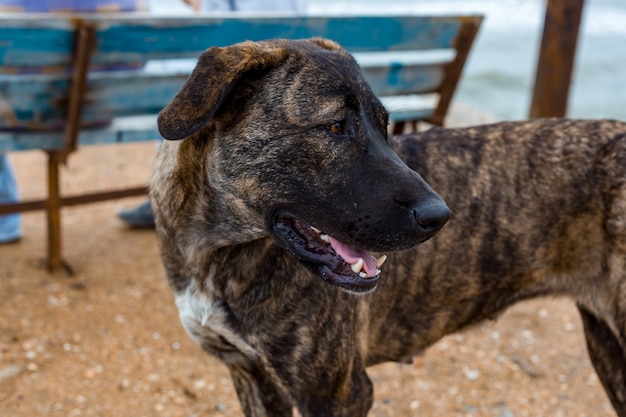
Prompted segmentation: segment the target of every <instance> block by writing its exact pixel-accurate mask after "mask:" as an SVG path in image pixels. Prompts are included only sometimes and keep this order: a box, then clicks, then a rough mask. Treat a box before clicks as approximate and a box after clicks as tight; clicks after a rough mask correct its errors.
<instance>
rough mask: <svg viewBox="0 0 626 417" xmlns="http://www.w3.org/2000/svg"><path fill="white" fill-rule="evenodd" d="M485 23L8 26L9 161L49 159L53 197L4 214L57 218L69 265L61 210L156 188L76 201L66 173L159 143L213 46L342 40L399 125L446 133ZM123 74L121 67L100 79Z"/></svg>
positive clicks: (52, 232) (236, 18) (153, 20)
mask: <svg viewBox="0 0 626 417" xmlns="http://www.w3.org/2000/svg"><path fill="white" fill-rule="evenodd" d="M481 21H482V16H478V15H472V16H342V17H339V16H332V17H329V16H308V17H303V16H287V15H284V16H283V15H281V16H269V15H241V14H237V15H228V14H225V15H220V16H211V17H209V16H202V15H197V16H188V17H187V16H185V17H155V16H150V15H141V14H138V15H129V14H90V15H71V16H69V15H67V16H63V15H36V14H28V15H24V14H13V15H3V16H0V152H11V151H21V150H30V149H40V150H43V151H45V152H47V154H48V156H49V157H48V177H49V178H48V197H47V198H46V199H45V200H40V201H23V202H19V203H15V204H4V205H0V214H6V213H11V212H17V211H27V210H45V211H46V212H47V222H48V267H49V269H55V268H57V267H59V266H62V265H64V266H66V267H67V265H66V264H65V263H64V261H63V259H62V256H61V217H60V210H61V208H62V207H63V206H69V205H75V204H83V203H89V202H96V201H103V200H106V199H115V198H121V197H126V196H133V195H140V194H142V193H145V192H146V187H137V188H133V189H125V190H115V191H109V192H99V193H91V194H85V195H79V196H70V197H65V196H62V195H61V192H60V189H59V175H60V170H59V168H60V165H62V164H64V163H65V161H66V159H67V157H68V155H70V154H71V153H72V152H73V151H74V150H76V149H77V147H79V146H84V145H90V144H105V143H124V142H134V141H145V140H155V139H156V138H158V137H159V134H158V131H157V129H156V115H157V113H158V112H159V111H160V110H161V109H162V108H163V107H164V106H165V105H166V104H167V103H168V102H169V101H170V99H171V98H172V97H173V96H174V94H175V93H176V92H177V91H178V89H179V88H180V86H181V85H182V83H183V82H184V80H185V79H186V78H187V76H188V74H189V73H190V71H191V69H192V68H193V65H194V60H195V59H196V58H197V57H198V56H199V55H200V54H201V53H202V52H203V51H204V50H205V49H206V48H208V47H210V46H225V45H230V44H233V43H237V42H241V41H244V40H262V39H269V38H291V39H299V38H308V37H312V36H322V37H326V38H330V39H333V40H335V41H337V42H339V43H340V44H341V45H343V46H344V47H345V48H346V49H347V50H348V51H350V52H351V53H353V54H355V56H356V58H357V60H358V61H359V63H360V64H361V66H362V68H363V70H364V73H365V76H366V78H367V80H368V81H369V83H370V84H371V86H372V88H373V90H374V91H375V92H376V94H378V95H379V96H380V97H381V98H382V99H383V102H384V103H385V105H386V106H387V108H388V109H389V110H390V112H391V120H392V121H393V122H394V123H395V124H396V125H397V126H399V127H401V126H402V124H403V123H404V122H406V121H414V120H424V121H427V122H430V123H433V124H436V125H442V123H443V119H444V117H445V115H446V112H447V110H448V106H449V104H450V101H451V98H452V95H453V93H454V91H455V88H456V85H457V82H458V80H459V78H460V75H461V71H462V69H463V66H464V63H465V60H466V58H467V55H468V53H469V51H470V48H471V45H472V43H473V41H474V38H475V35H476V33H477V31H478V28H479V26H480V24H481ZM111 64H115V65H116V66H117V67H116V68H110V67H109V68H108V69H107V70H106V71H103V70H99V69H100V68H101V67H102V66H110V65H111ZM138 64H139V65H138ZM104 120H111V122H110V123H103V121H104Z"/></svg>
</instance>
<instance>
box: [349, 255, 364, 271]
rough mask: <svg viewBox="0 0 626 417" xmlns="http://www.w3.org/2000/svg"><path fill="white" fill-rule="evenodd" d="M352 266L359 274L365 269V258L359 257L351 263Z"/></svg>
mask: <svg viewBox="0 0 626 417" xmlns="http://www.w3.org/2000/svg"><path fill="white" fill-rule="evenodd" d="M350 268H352V270H353V271H354V273H355V274H358V273H359V272H361V270H362V269H363V259H361V258H359V260H358V261H356V262H355V263H353V264H352V265H350Z"/></svg>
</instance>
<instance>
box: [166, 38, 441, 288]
mask: <svg viewBox="0 0 626 417" xmlns="http://www.w3.org/2000/svg"><path fill="white" fill-rule="evenodd" d="M387 124H388V114H387V112H386V111H385V109H384V107H383V106H382V104H381V102H380V101H379V100H378V99H377V98H376V96H375V95H374V94H373V93H372V91H371V89H370V88H369V86H368V85H367V83H366V82H365V80H364V79H363V76H362V74H361V71H360V69H359V67H358V65H357V63H356V62H355V60H354V59H353V58H352V57H351V56H350V55H349V54H348V53H346V52H345V51H344V50H343V49H342V48H340V47H339V46H338V45H337V44H335V43H333V42H331V41H328V40H324V39H319V38H316V39H309V40H301V41H287V40H273V41H265V42H259V43H252V42H245V43H241V44H237V45H234V46H230V47H226V48H211V49H208V50H207V51H206V52H205V53H204V54H203V55H202V56H201V57H200V59H199V61H198V64H197V66H196V68H195V70H194V71H193V73H192V74H191V76H190V77H189V79H188V80H187V82H186V83H185V85H184V86H183V87H182V89H181V90H180V92H179V93H178V94H177V95H176V97H175V98H174V99H173V100H172V102H171V103H170V104H169V105H168V106H167V107H166V108H165V109H163V111H162V112H161V113H160V115H159V129H160V131H161V134H162V135H163V137H164V138H165V139H169V140H180V139H186V138H188V139H187V141H191V142H194V143H196V144H205V145H206V146H204V147H202V146H196V147H194V149H202V152H204V153H206V154H204V155H197V151H195V152H196V154H192V153H190V152H188V153H187V154H183V153H182V152H183V147H182V146H181V147H177V148H178V149H179V150H178V159H179V161H178V162H179V164H178V165H179V166H182V165H185V164H183V163H182V161H180V159H182V158H194V159H198V160H200V159H202V160H203V161H205V162H204V164H205V165H208V166H205V167H202V168H203V169H200V167H198V166H196V168H189V169H196V170H197V171H198V173H197V175H204V176H206V177H209V178H203V179H202V181H206V182H207V184H210V186H211V187H212V188H213V191H212V193H211V195H212V198H213V199H216V200H219V201H218V202H213V206H215V207H217V206H219V207H221V208H222V209H220V213H226V212H227V213H228V216H232V217H231V218H229V219H223V218H222V219H220V220H219V221H228V222H233V218H237V222H239V223H241V224H240V227H241V228H245V229H248V230H261V231H262V232H261V233H260V235H259V236H256V237H257V238H260V237H262V235H263V234H265V236H267V234H269V235H271V236H272V237H273V238H274V239H275V240H276V241H277V242H278V243H279V244H280V245H282V246H283V247H284V248H285V249H286V250H287V251H289V252H290V253H291V254H292V255H293V256H294V257H295V258H297V259H298V260H299V261H300V262H301V263H302V264H304V265H305V266H306V267H308V268H309V269H310V270H312V271H313V272H314V273H315V274H317V275H318V276H320V277H322V278H323V279H324V280H326V281H328V282H330V283H332V284H335V285H338V286H340V287H343V288H345V289H348V290H351V291H358V292H363V291H369V290H371V289H373V288H375V286H376V284H377V282H378V279H379V276H380V270H379V269H380V267H381V264H382V261H383V260H384V258H383V257H381V258H379V259H378V260H377V259H376V258H375V257H374V256H373V255H372V254H370V252H369V251H373V252H386V251H396V250H401V249H406V248H409V247H411V246H414V245H416V244H419V243H421V242H424V241H425V240H426V239H428V238H430V237H431V236H433V235H434V234H435V233H436V232H437V231H438V230H439V229H440V228H441V226H442V225H443V224H444V223H445V222H446V221H447V220H448V218H449V216H450V212H449V210H448V208H447V206H446V205H445V203H444V202H443V201H442V199H441V198H440V197H439V196H438V195H437V194H436V193H435V192H434V191H433V190H432V189H431V188H430V187H429V186H428V184H426V182H425V181H424V180H423V179H422V178H421V177H420V176H419V175H418V174H417V173H415V172H414V171H412V170H411V169H409V168H408V167H407V166H406V165H405V164H404V163H403V162H402V161H401V160H400V159H399V157H398V156H397V155H396V154H395V153H394V152H393V151H392V149H391V148H390V146H389V145H388V144H387ZM187 165H190V164H187ZM196 165H198V164H196ZM201 165H202V164H200V166H201ZM157 169H159V168H157ZM180 169H183V168H180ZM191 175H193V173H192V174H191ZM188 176H189V175H188ZM187 197H188V198H194V197H193V196H187ZM216 216H218V217H219V216H224V215H223V214H217V211H216V210H213V209H212V210H211V212H210V213H207V215H206V219H205V221H206V222H212V221H215V217H216ZM157 220H158V219H157ZM165 221H167V219H165Z"/></svg>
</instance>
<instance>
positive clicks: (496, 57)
mask: <svg viewBox="0 0 626 417" xmlns="http://www.w3.org/2000/svg"><path fill="white" fill-rule="evenodd" d="M150 4H151V7H152V10H153V12H154V13H157V14H164V13H166V14H172V13H181V14H190V13H191V11H190V10H189V8H187V7H185V6H184V4H183V3H182V2H180V1H172V0H151V2H150ZM308 11H309V13H312V14H316V13H329V12H333V13H352V14H355V13H357V14H360V13H364V14H367V13H376V14H385V13H387V14H407V13H416V14H419V13H429V14H446V13H473V12H478V13H483V14H485V16H486V20H485V21H484V22H483V25H482V28H481V30H480V32H479V35H478V38H477V39H476V42H475V43H474V47H473V50H472V53H471V55H470V58H469V61H468V62H467V64H466V66H465V72H464V75H463V78H462V80H461V83H460V85H459V87H458V89H457V93H456V96H455V98H456V99H457V100H459V101H461V102H463V103H465V104H468V105H470V106H471V107H474V108H476V109H478V110H482V111H484V112H486V113H488V114H491V115H493V116H494V117H495V118H497V119H515V120H518V119H524V118H527V117H528V112H529V108H530V100H531V96H532V83H533V79H534V77H535V66H536V62H537V56H538V51H539V43H540V40H541V33H542V27H543V19H544V13H545V1H544V0H435V1H432V0H431V1H426V0H417V1H416V0H394V1H388V2H381V1H379V0H359V1H358V2H356V1H340V0H309V3H308ZM624 22H626V2H625V1H624V0H588V1H587V2H586V3H585V8H584V10H583V19H582V23H581V29H580V36H579V39H578V52H577V56H576V65H575V67H574V74H573V77H572V86H571V93H570V100H569V111H568V116H571V117H580V118H618V119H622V120H623V119H626V24H625V23H624Z"/></svg>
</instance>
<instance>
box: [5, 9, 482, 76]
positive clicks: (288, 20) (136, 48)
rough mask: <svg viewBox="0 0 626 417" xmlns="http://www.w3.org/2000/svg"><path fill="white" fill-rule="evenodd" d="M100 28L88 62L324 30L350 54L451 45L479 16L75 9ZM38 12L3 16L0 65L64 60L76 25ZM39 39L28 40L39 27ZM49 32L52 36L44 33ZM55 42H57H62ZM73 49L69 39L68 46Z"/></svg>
mask: <svg viewBox="0 0 626 417" xmlns="http://www.w3.org/2000/svg"><path fill="white" fill-rule="evenodd" d="M79 16H80V17H79V18H80V19H84V20H86V21H93V22H95V24H96V25H97V26H98V30H97V38H98V39H99V40H98V46H97V49H96V51H94V56H93V60H94V61H93V62H96V63H110V62H118V63H122V62H137V61H143V60H146V59H168V58H189V57H197V56H198V54H199V53H200V52H202V51H203V50H205V49H206V48H208V47H210V46H225V45H230V44H233V43H238V42H241V41H244V40H262V39H270V38H290V39H300V38H308V37H313V36H323V37H327V38H330V39H333V40H335V41H337V42H339V43H340V44H342V45H343V46H344V47H345V48H346V49H348V50H349V51H351V52H358V51H368V50H379V51H401V50H423V49H433V48H451V47H453V46H454V42H455V39H456V36H457V34H458V31H459V26H460V22H462V21H465V20H468V19H470V20H471V19H480V17H479V16H463V17H458V16H436V17H425V16H352V17H339V16H336V17H321V16H300V17H293V16H287V15H285V16H282V17H274V16H269V15H262V16H259V15H242V14H230V15H229V14H224V15H223V17H206V16H194V17H185V18H180V17H172V18H163V17H158V18H156V17H151V16H142V15H137V16H132V17H130V16H128V15H127V14H120V15H79ZM39 18H40V20H37V15H33V14H26V15H24V14H15V15H12V16H6V15H5V16H0V28H1V29H0V65H1V66H20V65H32V64H33V61H32V54H33V52H36V53H40V54H41V52H42V51H46V54H41V56H40V57H38V59H37V61H36V62H35V64H36V65H39V66H44V65H69V63H70V61H69V58H68V56H67V55H66V52H67V50H66V49H63V48H60V46H59V45H63V46H66V47H67V46H68V45H65V43H64V42H62V41H61V40H60V39H61V38H63V36H65V35H63V36H61V35H60V33H61V34H63V33H66V32H64V31H69V30H73V28H74V25H75V24H76V19H77V18H68V17H57V16H53V17H50V16H49V15H48V16H46V17H45V18H41V16H39ZM45 28H48V29H50V30H46V31H41V30H40V31H39V32H40V33H39V34H37V35H36V36H38V37H39V38H38V40H37V43H38V44H39V45H35V42H33V39H34V38H33V36H35V35H34V33H35V32H36V31H37V29H45ZM47 34H49V36H50V39H48V38H47V36H48V35H47ZM59 42H60V43H59ZM69 46H70V47H71V45H69Z"/></svg>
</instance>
